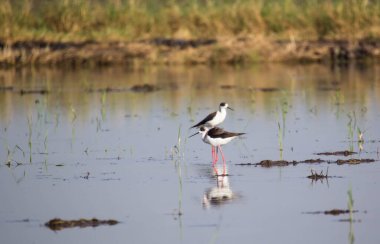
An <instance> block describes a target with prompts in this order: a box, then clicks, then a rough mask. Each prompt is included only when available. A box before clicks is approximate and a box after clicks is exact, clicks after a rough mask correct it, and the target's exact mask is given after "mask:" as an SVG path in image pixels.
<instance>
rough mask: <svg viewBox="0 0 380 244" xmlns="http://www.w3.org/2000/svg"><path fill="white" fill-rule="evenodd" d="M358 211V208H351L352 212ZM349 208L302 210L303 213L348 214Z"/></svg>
mask: <svg viewBox="0 0 380 244" xmlns="http://www.w3.org/2000/svg"><path fill="white" fill-rule="evenodd" d="M357 212H359V211H358V210H352V213H357ZM349 213H350V210H349V209H336V208H334V209H331V210H326V211H315V212H304V214H325V215H334V216H337V215H341V214H349Z"/></svg>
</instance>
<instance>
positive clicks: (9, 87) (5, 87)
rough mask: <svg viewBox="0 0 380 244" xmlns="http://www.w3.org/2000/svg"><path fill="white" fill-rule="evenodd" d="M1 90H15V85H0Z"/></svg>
mask: <svg viewBox="0 0 380 244" xmlns="http://www.w3.org/2000/svg"><path fill="white" fill-rule="evenodd" d="M0 91H13V86H0Z"/></svg>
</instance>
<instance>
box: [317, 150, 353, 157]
mask: <svg viewBox="0 0 380 244" xmlns="http://www.w3.org/2000/svg"><path fill="white" fill-rule="evenodd" d="M354 154H357V152H352V151H347V150H346V151H336V152H320V153H315V155H324V156H346V157H347V156H350V155H354Z"/></svg>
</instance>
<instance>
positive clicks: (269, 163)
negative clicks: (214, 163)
mask: <svg viewBox="0 0 380 244" xmlns="http://www.w3.org/2000/svg"><path fill="white" fill-rule="evenodd" d="M373 162H376V160H375V159H371V158H364V159H356V158H351V159H338V160H323V159H320V158H317V159H306V160H301V161H296V160H293V161H287V160H269V159H267V160H262V161H260V162H259V163H240V164H235V165H239V166H255V167H257V166H261V167H265V168H270V167H284V166H289V165H293V166H295V165H297V164H319V163H328V164H337V165H342V164H361V163H373Z"/></svg>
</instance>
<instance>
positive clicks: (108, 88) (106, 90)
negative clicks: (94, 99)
mask: <svg viewBox="0 0 380 244" xmlns="http://www.w3.org/2000/svg"><path fill="white" fill-rule="evenodd" d="M125 91H128V89H122V88H112V87H106V88H99V89H93V88H90V89H88V90H86V92H88V93H97V92H99V93H116V92H125Z"/></svg>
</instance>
